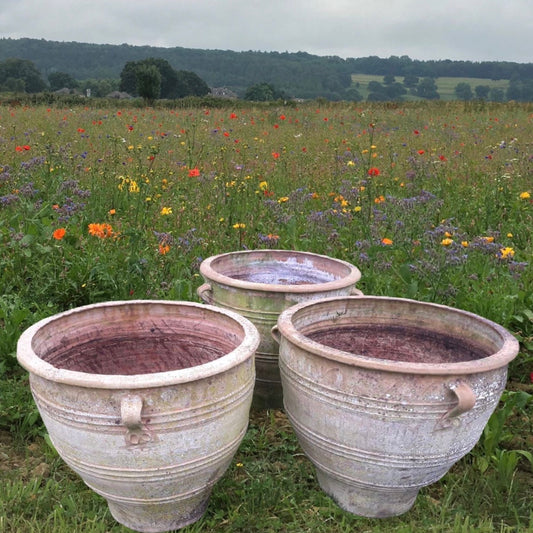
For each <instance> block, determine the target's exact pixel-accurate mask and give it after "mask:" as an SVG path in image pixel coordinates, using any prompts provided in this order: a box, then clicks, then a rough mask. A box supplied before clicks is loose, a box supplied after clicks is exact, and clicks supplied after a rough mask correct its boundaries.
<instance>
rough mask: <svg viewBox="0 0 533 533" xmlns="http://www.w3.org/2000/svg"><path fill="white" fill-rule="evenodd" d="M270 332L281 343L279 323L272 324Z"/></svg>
mask: <svg viewBox="0 0 533 533" xmlns="http://www.w3.org/2000/svg"><path fill="white" fill-rule="evenodd" d="M270 334H271V335H272V338H273V339H274V340H275V341H276V342H277V343H278V344H280V343H281V333H280V332H279V328H278V326H277V324H275V325H274V326H272V329H271V330H270Z"/></svg>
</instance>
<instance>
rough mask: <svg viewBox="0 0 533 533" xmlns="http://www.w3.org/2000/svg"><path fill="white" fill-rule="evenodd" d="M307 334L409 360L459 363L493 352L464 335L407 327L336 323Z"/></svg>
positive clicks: (334, 344)
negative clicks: (462, 336) (340, 324)
mask: <svg viewBox="0 0 533 533" xmlns="http://www.w3.org/2000/svg"><path fill="white" fill-rule="evenodd" d="M307 337H308V338H309V339H311V340H313V341H315V342H318V343H319V344H322V345H324V346H328V347H330V348H334V349H336V350H342V351H344V352H348V353H352V354H357V355H362V356H364V357H370V358H373V359H386V360H389V361H403V362H408V363H429V364H442V363H459V362H464V361H475V360H477V359H481V358H484V357H488V356H489V355H491V353H490V351H489V350H487V349H486V348H484V347H483V346H481V345H476V344H473V343H471V342H469V341H468V340H465V339H463V338H456V337H453V336H450V335H446V334H442V333H438V332H435V331H428V330H424V329H422V328H415V327H405V326H394V325H387V326H380V325H366V326H356V325H354V326H344V327H342V326H341V327H337V326H335V327H329V328H326V329H321V330H315V331H313V332H312V333H310V334H308V335H307Z"/></svg>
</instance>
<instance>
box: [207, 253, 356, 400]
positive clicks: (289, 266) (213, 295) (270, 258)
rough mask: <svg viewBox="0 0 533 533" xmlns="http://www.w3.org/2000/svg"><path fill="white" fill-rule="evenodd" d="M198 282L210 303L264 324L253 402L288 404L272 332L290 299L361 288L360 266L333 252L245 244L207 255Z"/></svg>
mask: <svg viewBox="0 0 533 533" xmlns="http://www.w3.org/2000/svg"><path fill="white" fill-rule="evenodd" d="M200 273H201V274H202V276H203V278H204V280H205V283H204V284H203V285H201V286H200V287H199V288H198V295H199V296H200V298H201V299H202V300H203V301H204V302H206V303H209V304H213V305H216V306H219V307H223V308H225V309H230V310H232V311H235V312H237V313H239V314H241V315H242V316H244V317H246V318H248V319H249V320H250V321H251V322H252V323H253V324H254V325H255V326H256V327H257V329H258V330H259V333H260V338H261V341H260V344H259V348H258V350H257V353H256V357H255V365H256V384H255V391H254V401H253V406H254V407H256V408H259V409H261V408H281V407H282V406H283V400H282V388H281V379H280V375H279V366H278V346H277V344H276V343H275V342H274V340H273V339H272V337H271V335H270V330H271V329H272V327H273V326H274V325H275V324H276V322H277V319H278V316H279V314H280V313H281V311H283V310H284V309H286V308H287V307H290V306H291V305H294V304H297V303H299V302H304V301H308V300H316V299H320V298H325V297H331V296H343V295H345V296H347V295H350V294H361V292H360V291H359V290H358V289H356V287H355V284H356V283H357V281H359V279H360V278H361V273H360V272H359V270H358V269H357V267H355V266H353V265H351V264H350V263H347V262H345V261H341V260H339V259H334V258H332V257H328V256H324V255H319V254H314V253H310V252H298V251H294V250H246V251H239V252H229V253H224V254H220V255H216V256H213V257H209V258H208V259H206V260H204V261H203V262H202V263H201V265H200Z"/></svg>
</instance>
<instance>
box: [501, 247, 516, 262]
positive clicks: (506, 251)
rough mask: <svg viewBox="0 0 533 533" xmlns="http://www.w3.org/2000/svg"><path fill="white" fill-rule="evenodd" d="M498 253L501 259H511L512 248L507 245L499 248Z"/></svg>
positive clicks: (512, 255) (512, 254)
mask: <svg viewBox="0 0 533 533" xmlns="http://www.w3.org/2000/svg"><path fill="white" fill-rule="evenodd" d="M500 254H501V257H502V259H512V258H513V257H514V250H513V249H512V248H511V247H509V246H507V247H506V248H501V249H500Z"/></svg>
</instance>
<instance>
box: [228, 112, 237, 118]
mask: <svg viewBox="0 0 533 533" xmlns="http://www.w3.org/2000/svg"><path fill="white" fill-rule="evenodd" d="M229 118H237V115H236V114H235V113H232V114H231V115H230V116H229Z"/></svg>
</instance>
